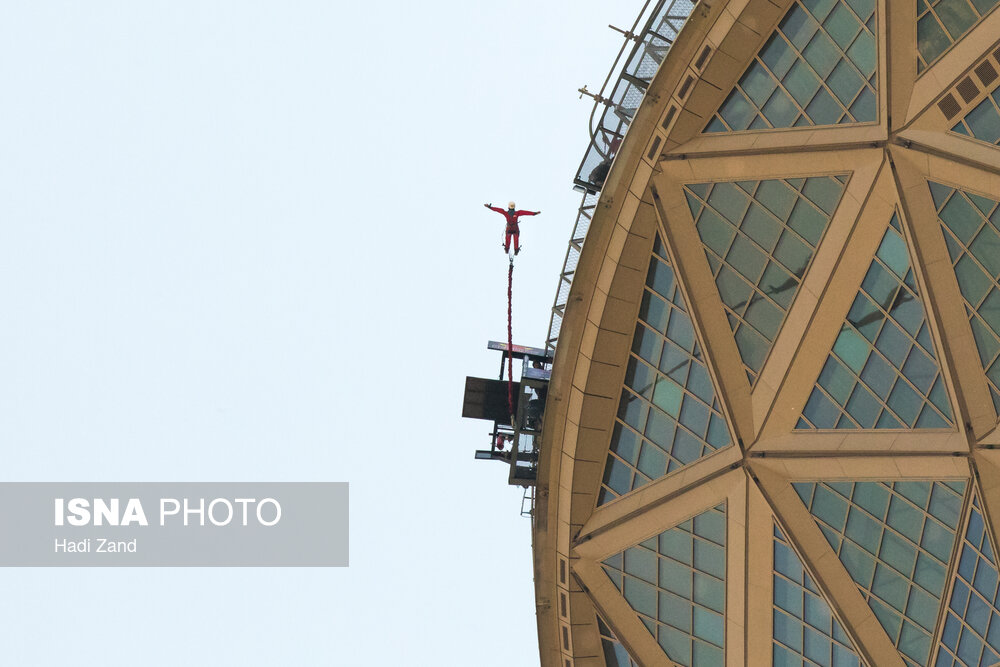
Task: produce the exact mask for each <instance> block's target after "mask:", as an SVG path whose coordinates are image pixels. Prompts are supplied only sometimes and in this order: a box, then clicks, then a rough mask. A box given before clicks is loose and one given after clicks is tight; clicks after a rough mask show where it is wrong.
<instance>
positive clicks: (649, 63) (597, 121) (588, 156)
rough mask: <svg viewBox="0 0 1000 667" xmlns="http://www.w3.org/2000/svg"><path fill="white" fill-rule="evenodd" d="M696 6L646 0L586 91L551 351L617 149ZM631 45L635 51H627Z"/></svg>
mask: <svg viewBox="0 0 1000 667" xmlns="http://www.w3.org/2000/svg"><path fill="white" fill-rule="evenodd" d="M696 5H697V0H658V1H657V2H653V0H646V3H645V4H644V5H643V6H642V10H641V11H640V12H639V15H638V16H637V17H636V19H635V23H633V25H632V28H631V29H630V30H627V31H622V30H619V32H622V33H623V34H624V35H625V42H624V43H623V44H622V47H621V49H620V50H619V51H618V56H617V57H616V58H615V62H614V64H613V65H612V66H611V69H610V70H609V72H608V76H607V78H606V79H605V80H604V85H603V86H601V89H600V91H599V92H598V93H590V92H589V91H587V93H588V94H590V95H591V96H592V97H594V99H595V102H594V109H593V111H592V112H591V114H590V144H589V145H588V146H587V150H586V152H585V153H584V156H583V161H582V162H581V163H580V168H579V169H578V170H577V173H576V177H575V178H574V179H573V187H574V189H576V190H579V191H580V192H582V193H583V199H582V201H581V202H580V208H579V210H578V212H577V217H576V223H575V224H574V226H573V234H572V236H571V237H570V240H569V248H567V250H566V259H565V260H564V262H563V269H562V272H561V273H560V274H559V287H558V289H557V290H556V298H555V302H554V303H553V305H552V317H551V320H550V321H549V333H548V337H547V338H546V340H545V346H546V348H548V349H555V346H556V342H557V341H558V339H559V332H560V330H561V328H562V318H563V314H564V313H565V310H566V301H567V300H568V298H569V290H570V286H571V285H572V284H573V275H574V274H575V272H576V265H577V262H578V261H579V259H580V252H581V251H582V250H583V244H584V242H585V240H586V238H587V230H588V229H589V228H590V221H591V219H592V218H593V215H594V209H595V207H596V206H597V200H598V197H599V196H600V193H601V188H603V187H604V180H605V178H607V175H608V172H609V171H610V170H611V165H612V164H613V163H614V158H615V155H616V153H617V151H618V147H619V146H620V145H621V142H622V140H623V139H624V138H625V133H626V132H627V131H628V127H629V125H630V124H631V123H632V118H633V117H634V116H635V112H636V110H637V109H638V108H639V104H640V103H641V102H642V98H643V96H644V95H645V94H646V88H647V87H648V86H649V84H650V82H651V81H652V80H653V76H654V75H655V74H656V70H657V69H658V68H659V66H660V63H662V62H663V60H664V59H665V58H666V56H667V52H668V51H669V50H670V46H671V45H672V44H673V42H674V39H676V38H677V35H678V33H680V31H681V28H682V27H683V26H684V23H685V22H686V21H687V19H688V17H689V16H690V15H691V12H692V11H694V8H695V6H696ZM640 25H641V26H642V27H641V28H640V27H639V26H640ZM630 43H631V44H632V48H631V50H629V49H628V47H629V44H630ZM626 51H628V54H627V56H626ZM606 92H607V93H608V94H607V95H606V94H605V93H606Z"/></svg>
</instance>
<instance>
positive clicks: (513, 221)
mask: <svg viewBox="0 0 1000 667" xmlns="http://www.w3.org/2000/svg"><path fill="white" fill-rule="evenodd" d="M483 206H485V207H486V208H488V209H490V210H491V211H496V212H497V213H499V214H501V215H503V217H504V218H506V220H507V228H506V230H505V235H504V242H503V244H502V245H503V251H504V252H505V253H507V257H508V258H509V259H510V266H509V267H508V268H507V345H508V347H507V349H508V350H513V349H514V323H513V318H512V316H511V313H512V311H513V307H514V255H517V254H518V253H520V252H521V243H520V236H521V229H520V228H519V227H518V225H517V222H518V219H519V218H520V217H521V216H522V215H538V214H539V213H541V211H519V210H517V206H515V205H514V202H510V203H509V204H507V210H506V211H505V210H503V209H502V208H500V207H499V206H494V205H493V204H483ZM512 238H513V240H514V255H511V254H510V241H511V239H512ZM507 409H508V410H510V423H511V424H514V423H515V419H516V416H515V414H514V356H513V355H511V354H508V357H507ZM497 445H498V446H499V448H500V449H501V451H502V450H503V444H502V443H501V442H500V441H497Z"/></svg>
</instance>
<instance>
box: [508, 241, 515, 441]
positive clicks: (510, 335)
mask: <svg viewBox="0 0 1000 667" xmlns="http://www.w3.org/2000/svg"><path fill="white" fill-rule="evenodd" d="M513 305H514V258H513V257H511V258H510V266H509V267H508V269H507V409H508V410H509V411H510V425H511V426H512V427H513V426H515V422H514V324H513V317H512V312H513Z"/></svg>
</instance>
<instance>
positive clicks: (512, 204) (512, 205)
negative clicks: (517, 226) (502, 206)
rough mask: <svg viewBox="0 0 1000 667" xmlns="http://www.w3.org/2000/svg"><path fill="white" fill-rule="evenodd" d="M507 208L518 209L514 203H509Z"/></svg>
mask: <svg viewBox="0 0 1000 667" xmlns="http://www.w3.org/2000/svg"><path fill="white" fill-rule="evenodd" d="M507 208H517V207H516V206H514V202H508V203H507Z"/></svg>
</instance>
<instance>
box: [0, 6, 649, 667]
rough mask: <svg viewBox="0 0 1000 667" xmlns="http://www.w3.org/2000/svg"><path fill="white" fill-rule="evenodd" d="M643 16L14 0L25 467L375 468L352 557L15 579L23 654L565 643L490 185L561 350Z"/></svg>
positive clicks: (11, 136) (508, 653) (423, 652)
mask: <svg viewBox="0 0 1000 667" xmlns="http://www.w3.org/2000/svg"><path fill="white" fill-rule="evenodd" d="M632 4H634V5H635V6H634V7H633V6H627V7H624V8H616V7H614V6H612V5H609V4H608V3H606V2H598V1H597V0H581V1H579V2H574V3H552V2H550V3H540V2H537V0H531V1H529V0H515V1H510V2H495V3H472V2H457V1H454V2H441V1H439V2H431V3H412V2H399V1H390V2H383V3H373V2H365V3H360V2H351V3H347V2H319V1H307V0H293V1H285V2H276V1H267V2H264V1H243V2H235V1H228V2H225V1H218V0H215V1H211V0H206V1H202V2H190V1H184V0H172V1H170V2H167V1H165V0H160V1H148V0H128V1H126V0H118V1H107V0H90V1H88V2H70V1H64V2H55V1H51V0H32V1H31V2H13V1H8V2H3V3H2V4H0V89H2V90H3V94H4V103H3V105H2V106H0V155H2V158H0V230H2V233H0V313H2V314H3V319H2V324H0V442H2V445H3V449H2V451H3V466H2V472H0V479H2V480H4V481H347V482H350V484H351V566H350V567H349V568H345V569H222V568H214V569H209V568H204V569H168V568H160V569H96V568H95V569H72V568H67V569H27V568H24V569H8V570H2V571H0V600H2V602H0V608H2V613H0V627H3V629H4V632H3V635H4V640H3V642H0V664H10V665H15V664H16V665H56V664H60V665H61V664H79V665H96V664H101V665H138V664H141V665H170V666H174V665H179V664H190V665H213V666H214V665H285V664H289V665H293V664H294V665H321V664H324V665H326V664H329V665H362V664H364V665H473V664H475V665H483V666H487V665H504V666H509V665H531V664H537V663H538V649H537V639H536V631H535V616H534V594H533V589H532V583H531V576H532V571H531V546H530V544H531V541H530V531H529V523H528V521H527V520H526V519H523V518H521V517H520V516H519V509H520V501H521V492H520V490H519V489H514V488H510V487H507V486H506V484H505V482H506V474H505V470H504V469H503V467H502V466H500V465H499V464H495V463H490V462H476V461H474V460H473V451H474V450H475V449H476V448H482V447H485V446H486V445H487V439H486V433H487V432H488V430H489V424H488V423H486V422H474V421H470V420H462V419H461V418H460V414H461V402H462V390H463V385H464V378H465V376H466V375H481V376H486V377H492V376H493V375H495V374H496V373H497V368H498V365H499V359H498V358H497V357H496V356H495V354H494V353H489V352H487V350H486V349H485V346H486V342H487V340H489V339H491V338H493V339H502V338H503V337H504V336H505V333H506V332H505V326H506V323H505V310H506V303H505V289H506V257H505V255H504V254H503V252H502V250H501V249H500V247H499V241H500V236H501V231H502V219H501V218H500V217H499V216H498V215H496V214H494V213H490V212H488V211H486V210H485V209H484V208H482V204H483V203H486V202H492V203H494V204H497V203H499V204H505V203H506V202H507V201H508V200H509V199H512V198H513V199H516V201H517V203H518V206H519V207H522V208H530V209H541V210H542V211H543V214H542V215H541V216H539V217H536V218H531V219H529V220H528V221H527V222H526V223H525V224H524V225H523V226H522V229H523V231H524V234H523V239H524V244H525V247H526V250H525V252H524V253H522V255H521V257H520V258H519V261H518V268H517V271H516V274H515V281H516V284H515V325H514V328H515V334H514V335H515V339H516V342H520V343H522V344H529V345H539V346H540V345H541V344H543V342H544V339H545V333H546V329H547V326H548V319H549V309H550V307H551V303H552V299H553V296H554V293H555V289H556V282H557V276H558V273H559V270H560V266H561V263H562V260H563V256H564V254H565V248H566V241H567V239H568V238H569V234H570V230H571V228H572V225H573V221H574V219H575V213H576V207H577V206H578V204H579V195H578V194H577V193H575V192H573V191H572V190H571V179H572V177H573V175H574V172H575V170H576V168H577V166H578V163H579V161H580V159H581V157H582V155H583V151H584V149H585V147H586V140H587V136H586V128H587V119H588V116H589V113H590V104H588V103H587V101H586V100H584V101H580V100H578V99H577V94H576V92H575V91H576V89H577V88H578V87H580V86H581V85H583V84H585V83H586V84H589V86H590V88H591V89H592V90H593V89H596V88H599V87H600V84H601V82H602V81H603V79H604V76H605V75H606V73H607V69H608V67H609V66H610V64H611V61H612V60H613V58H614V55H615V54H616V53H617V49H618V46H619V45H620V43H621V41H620V39H621V38H620V36H618V35H616V34H615V33H613V32H612V31H611V30H609V29H608V28H607V27H606V26H607V24H608V23H615V24H616V25H622V26H624V27H628V26H630V25H631V22H632V20H633V19H634V12H637V11H638V10H639V5H640V3H638V2H636V3H632Z"/></svg>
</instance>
